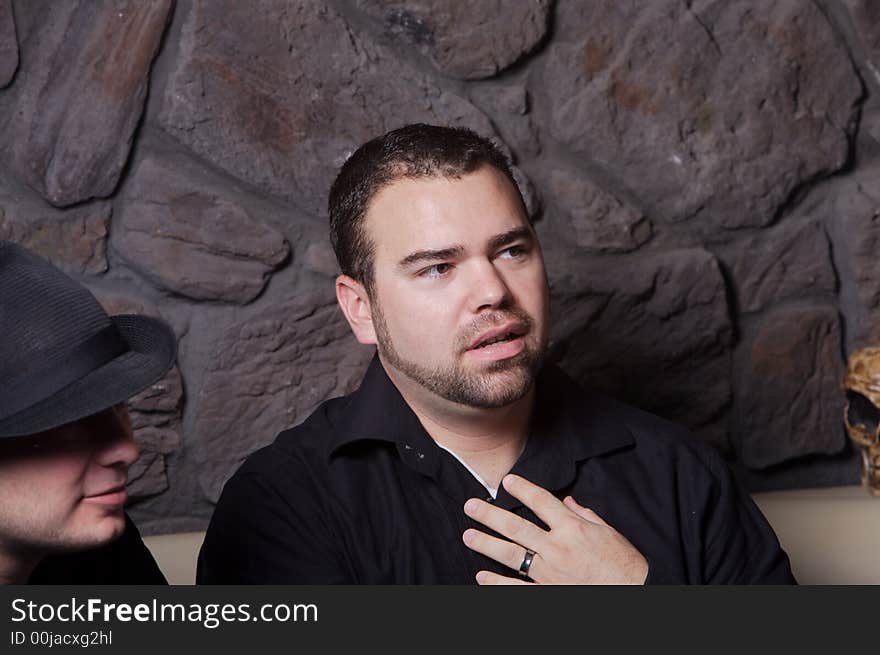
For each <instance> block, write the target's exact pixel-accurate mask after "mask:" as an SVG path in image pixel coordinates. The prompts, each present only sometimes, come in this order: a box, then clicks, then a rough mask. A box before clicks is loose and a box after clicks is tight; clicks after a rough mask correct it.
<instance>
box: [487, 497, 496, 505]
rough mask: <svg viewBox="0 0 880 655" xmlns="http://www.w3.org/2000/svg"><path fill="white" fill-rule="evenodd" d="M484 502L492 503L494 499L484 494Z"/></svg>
mask: <svg viewBox="0 0 880 655" xmlns="http://www.w3.org/2000/svg"><path fill="white" fill-rule="evenodd" d="M486 502H487V503H494V502H495V499H494V498H492V496H486Z"/></svg>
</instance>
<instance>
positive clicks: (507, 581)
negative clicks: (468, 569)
mask: <svg viewBox="0 0 880 655" xmlns="http://www.w3.org/2000/svg"><path fill="white" fill-rule="evenodd" d="M477 584H479V585H515V584H534V583H533V582H526V581H525V580H520V579H519V578H508V577H505V576H503V575H498V574H497V573H493V572H492V571H480V572H479V573H477Z"/></svg>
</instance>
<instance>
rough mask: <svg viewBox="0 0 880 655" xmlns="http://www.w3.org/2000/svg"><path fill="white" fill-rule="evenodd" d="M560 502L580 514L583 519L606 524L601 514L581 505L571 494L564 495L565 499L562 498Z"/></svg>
mask: <svg viewBox="0 0 880 655" xmlns="http://www.w3.org/2000/svg"><path fill="white" fill-rule="evenodd" d="M562 502H563V503H564V504H565V506H566V507H568V508H569V509H570V510H571V511H572V512H574V513H575V514H577V515H578V516H580V517H581V518H582V519H584V520H585V521H589V522H590V523H598V524H599V525H605V526H607V525H608V524H607V523H606V522H605V520H604V519H603V518H602V517H601V516H599V515H598V514H596V512H594V511H593V510H591V509H590V508H589V507H584V506H583V505H581V504H579V503H578V502H577V501H576V500H575V499H574V498H572V497H571V496H566V498H565V500H563V501H562Z"/></svg>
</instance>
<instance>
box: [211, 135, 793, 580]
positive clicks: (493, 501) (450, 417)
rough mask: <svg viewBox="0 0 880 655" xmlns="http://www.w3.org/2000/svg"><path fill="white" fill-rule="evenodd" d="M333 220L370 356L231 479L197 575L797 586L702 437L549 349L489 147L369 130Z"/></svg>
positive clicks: (347, 308) (541, 281) (527, 257)
mask: <svg viewBox="0 0 880 655" xmlns="http://www.w3.org/2000/svg"><path fill="white" fill-rule="evenodd" d="M330 223H331V239H332V241H333V246H334V249H335V251H336V255H337V259H338V261H339V264H340V268H341V269H342V275H340V276H339V277H338V278H337V281H336V292H337V299H338V301H339V305H340V307H341V309H342V311H343V313H344V314H345V316H346V318H347V320H348V322H349V324H350V326H351V328H352V331H353V332H354V334H355V336H356V338H357V339H358V340H359V341H360V342H361V343H365V344H375V345H376V347H377V355H376V357H375V358H374V360H373V362H372V364H371V365H370V368H369V370H368V371H367V373H366V375H365V377H364V380H363V383H362V384H361V387H360V389H358V391H357V392H355V393H354V394H352V395H350V396H348V397H345V398H337V399H333V400H330V401H327V402H325V403H324V404H322V405H321V406H320V407H319V408H318V409H317V410H316V411H315V412H314V413H313V414H312V416H311V417H309V418H308V419H307V420H306V421H305V422H304V423H303V424H302V425H300V426H298V427H296V428H294V429H292V430H288V431H286V432H283V433H282V434H281V435H280V436H279V437H278V438H277V439H276V441H275V442H274V443H273V444H272V445H271V446H268V447H267V448H264V449H262V450H260V451H258V452H257V453H255V454H254V455H252V456H251V457H250V458H249V459H248V461H247V462H245V464H244V465H243V466H242V467H241V468H240V469H239V471H238V472H237V473H236V474H235V475H234V476H233V477H232V478H231V479H230V480H229V481H228V482H227V484H226V486H225V488H224V490H223V494H222V496H221V498H220V501H219V503H218V505H217V508H216V511H215V514H214V516H213V518H212V521H211V525H210V526H209V529H208V533H207V536H206V539H205V543H204V545H203V548H202V551H201V554H200V559H199V570H198V580H199V581H200V582H207V583H262V584H265V583H318V584H320V583H349V584H350V583H371V584H397V583H406V584H424V583H459V584H466V583H472V582H473V581H474V580H476V581H477V582H478V583H480V584H512V583H519V584H526V583H543V584H554V583H576V584H584V583H608V584H641V583H644V582H672V583H752V582H772V583H790V582H793V578H792V576H791V571H790V568H789V563H788V558H787V557H786V555H785V554H784V553H783V552H782V550H781V549H780V547H779V543H778V541H777V540H776V537H775V535H774V534H773V532H772V530H771V529H770V527H769V525H768V524H767V523H766V521H765V520H764V518H763V517H762V516H761V514H760V512H759V511H758V510H757V508H756V507H755V506H754V504H753V503H752V502H751V500H750V499H749V498H748V496H747V495H746V494H744V493H743V492H742V491H741V490H739V489H738V488H737V486H736V485H735V484H734V482H733V480H732V478H731V475H730V473H729V471H728V469H727V467H726V466H725V464H724V462H723V461H722V460H721V459H720V457H719V456H718V455H717V454H716V453H715V452H714V451H712V450H711V449H710V448H708V447H706V446H704V445H703V444H701V443H699V442H697V441H695V440H694V439H692V438H691V437H690V436H689V435H688V434H687V433H686V432H685V431H684V430H683V429H681V428H679V427H677V426H675V425H673V424H670V423H668V422H666V421H663V420H661V419H659V418H657V417H654V416H651V415H649V414H646V413H644V412H641V411H639V410H636V409H634V408H631V407H627V406H624V405H622V404H619V403H616V402H614V401H612V400H610V399H607V398H604V397H601V396H598V395H593V394H588V393H587V392H585V391H584V390H582V389H580V388H579V387H578V386H577V385H576V384H575V383H574V382H573V381H571V380H570V379H569V378H567V377H566V376H565V375H564V374H563V373H562V372H561V371H559V370H558V369H556V368H555V367H553V366H550V365H544V354H545V352H546V348H547V341H548V334H549V311H548V298H549V291H548V286H547V278H546V273H545V270H544V263H543V259H542V254H541V249H540V245H539V243H538V240H537V236H536V234H535V232H534V230H533V229H532V227H531V225H530V224H529V221H528V219H527V215H526V212H525V208H524V204H523V202H522V198H521V196H520V194H519V191H518V188H517V186H516V183H515V181H514V179H513V177H512V175H511V172H510V169H509V167H508V164H507V161H506V159H505V158H504V156H503V155H502V154H501V153H500V152H499V151H498V150H497V149H496V148H495V147H494V146H493V145H492V144H491V143H489V142H488V141H486V140H485V139H482V138H480V137H479V136H477V135H476V134H474V133H473V132H470V131H468V130H461V129H450V128H441V127H434V126H427V125H411V126H407V127H404V128H401V129H399V130H395V131H392V132H389V133H388V134H386V135H384V136H382V137H379V138H377V139H374V140H373V141H371V142H369V143H367V144H365V145H364V146H362V147H361V148H360V149H358V151H357V152H355V153H354V154H353V155H352V156H351V158H350V159H349V160H348V161H347V162H346V163H345V165H344V166H343V168H342V170H341V171H340V173H339V176H338V177H337V179H336V182H335V183H334V185H333V188H332V189H331V192H330Z"/></svg>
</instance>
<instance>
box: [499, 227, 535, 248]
mask: <svg viewBox="0 0 880 655" xmlns="http://www.w3.org/2000/svg"><path fill="white" fill-rule="evenodd" d="M519 239H523V240H525V241H528V242H529V243H531V242H532V241H534V239H535V237H534V235H533V234H532V231H531V230H530V229H529V228H527V227H517V228H514V229H512V230H508V231H507V232H504V233H502V234H498V235H496V236H494V237H492V238H491V239H489V250H498V249H499V248H503V247H504V246H506V245H508V244H511V243H513V242H514V241H518V240H519Z"/></svg>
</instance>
